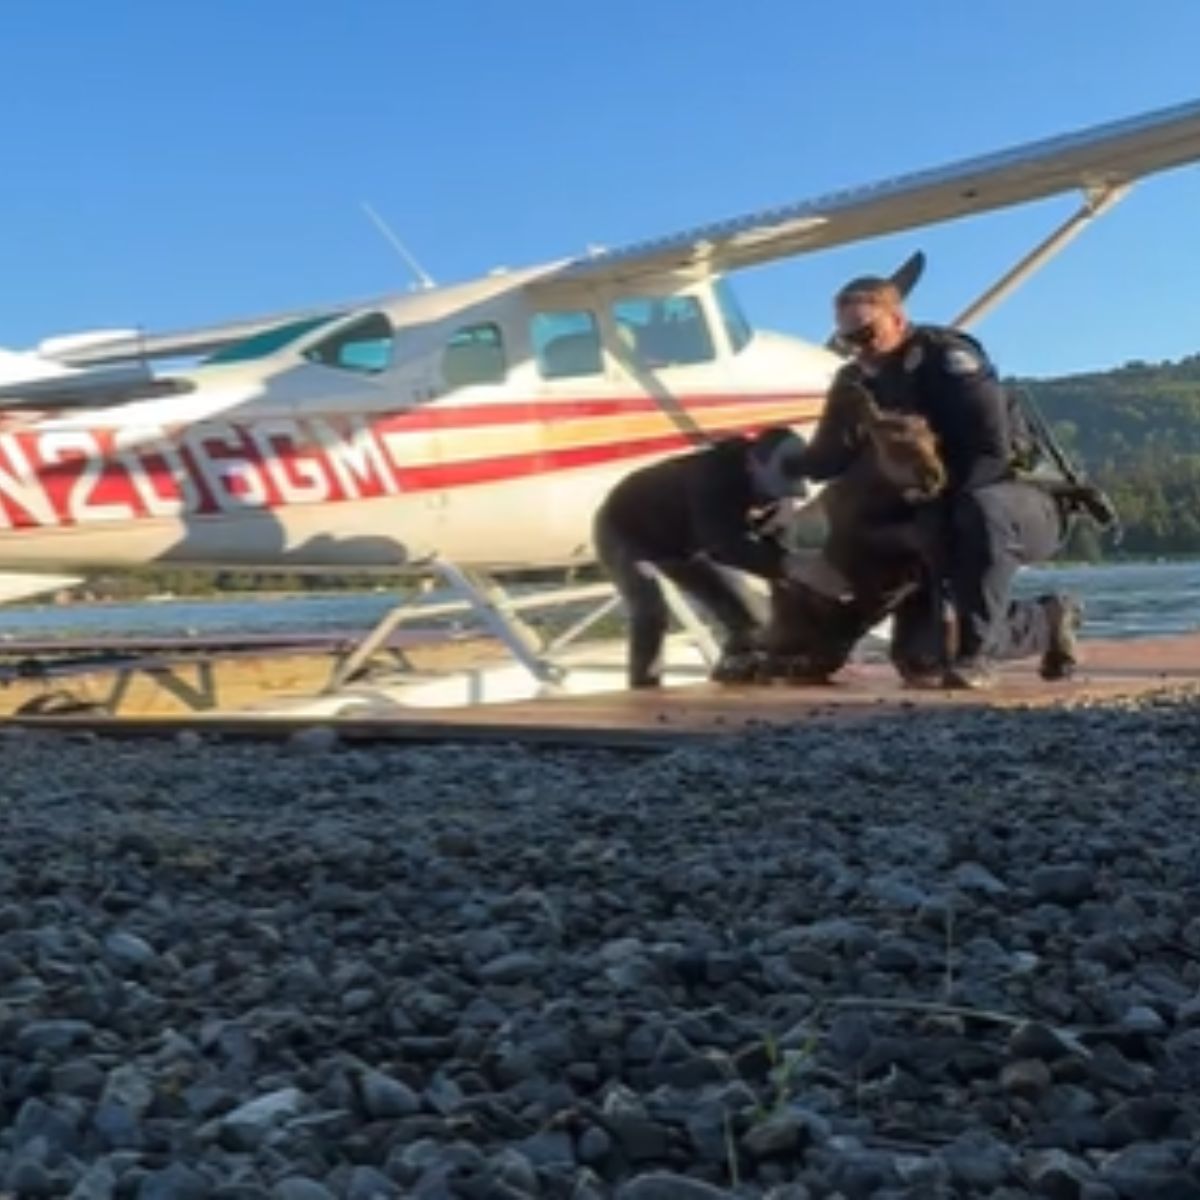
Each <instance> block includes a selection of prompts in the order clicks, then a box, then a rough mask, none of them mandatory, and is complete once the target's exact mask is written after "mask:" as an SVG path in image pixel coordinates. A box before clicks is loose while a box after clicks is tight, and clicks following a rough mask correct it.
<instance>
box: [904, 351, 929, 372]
mask: <svg viewBox="0 0 1200 1200" xmlns="http://www.w3.org/2000/svg"><path fill="white" fill-rule="evenodd" d="M924 361H925V348H924V347H923V346H919V345H918V346H913V347H912V348H911V349H910V350H909V352H908V353H907V354H906V355H905V356H904V369H905V370H906V371H915V370H916V369H917V368H918V367H919V366H920V365H921V363H923V362H924Z"/></svg>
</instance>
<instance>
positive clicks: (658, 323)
mask: <svg viewBox="0 0 1200 1200" xmlns="http://www.w3.org/2000/svg"><path fill="white" fill-rule="evenodd" d="M613 321H614V322H615V323H616V326H617V337H618V338H620V340H621V343H622V345H623V346H624V347H625V349H626V351H627V352H628V353H629V354H630V355H632V357H633V359H634V361H635V362H636V363H637V364H638V365H639V366H642V367H647V368H649V369H650V370H658V369H661V368H663V367H686V366H691V365H693V364H694V363H704V362H711V361H712V360H713V359H714V358H715V357H716V352H715V351H714V349H713V340H712V334H710V333H709V331H708V324H707V322H706V321H705V320H704V310H703V308H702V307H701V306H700V301H699V300H697V299H696V298H695V297H694V296H671V297H669V298H666V299H655V298H651V297H649V296H638V297H634V298H630V299H628V300H618V301H617V302H616V303H615V304H614V305H613Z"/></svg>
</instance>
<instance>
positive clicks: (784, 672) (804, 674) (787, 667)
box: [771, 654, 833, 687]
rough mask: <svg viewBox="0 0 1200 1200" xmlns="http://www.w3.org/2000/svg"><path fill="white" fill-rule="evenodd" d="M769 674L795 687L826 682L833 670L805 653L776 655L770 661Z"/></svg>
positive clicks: (829, 680) (828, 680) (828, 681)
mask: <svg viewBox="0 0 1200 1200" xmlns="http://www.w3.org/2000/svg"><path fill="white" fill-rule="evenodd" d="M771 675H772V677H773V678H776V679H782V680H783V681H784V683H790V684H792V685H794V686H796V687H805V686H812V685H817V684H827V683H830V682H831V678H830V677H831V676H832V675H833V670H832V669H831V668H830V666H829V664H828V663H822V662H820V661H819V660H817V659H815V658H813V657H812V656H810V655H807V654H789V655H778V656H776V657H775V658H774V659H773V660H772V662H771Z"/></svg>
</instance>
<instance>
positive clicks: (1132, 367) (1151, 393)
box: [1010, 354, 1200, 557]
mask: <svg viewBox="0 0 1200 1200" xmlns="http://www.w3.org/2000/svg"><path fill="white" fill-rule="evenodd" d="M1010 382H1014V383H1017V384H1020V385H1022V386H1024V387H1025V388H1027V389H1028V390H1029V392H1030V394H1031V395H1032V396H1033V398H1034V399H1035V400H1036V402H1037V403H1038V405H1039V406H1040V407H1041V409H1042V412H1043V413H1045V415H1046V417H1047V419H1048V420H1049V421H1050V422H1051V424H1052V425H1053V427H1054V430H1055V432H1056V433H1057V434H1058V436H1059V439H1060V440H1061V442H1062V444H1063V446H1064V447H1065V448H1066V449H1067V450H1069V451H1070V453H1071V454H1072V456H1073V457H1074V458H1075V459H1076V461H1078V462H1079V463H1080V465H1082V466H1083V468H1084V469H1085V470H1086V471H1087V473H1088V474H1089V476H1091V477H1092V478H1093V479H1094V480H1095V481H1096V482H1097V483H1099V484H1101V485H1102V486H1103V487H1105V489H1106V490H1107V491H1108V493H1109V495H1110V496H1111V497H1112V499H1113V501H1114V502H1115V503H1116V505H1117V507H1118V509H1119V510H1120V513H1121V518H1122V522H1123V524H1124V529H1125V536H1124V539H1123V541H1122V543H1121V545H1120V547H1119V548H1118V549H1117V551H1116V552H1115V553H1117V554H1122V555H1190V554H1200V354H1194V355H1191V356H1189V357H1188V358H1185V359H1183V360H1182V361H1180V362H1177V363H1160V364H1156V365H1152V364H1150V363H1142V362H1132V363H1127V364H1126V365H1125V366H1123V367H1119V368H1117V369H1116V370H1113V371H1104V372H1096V373H1093V374H1087V375H1070V376H1066V377H1063V378H1059V379H1020V380H1012V381H1010ZM1072 551H1073V553H1075V554H1077V555H1078V554H1082V555H1085V556H1087V557H1096V556H1097V547H1096V546H1095V545H1094V544H1092V543H1091V541H1090V539H1086V538H1085V539H1082V540H1081V541H1077V543H1076V545H1075V546H1073V547H1072ZM1103 554H1104V556H1105V557H1112V556H1113V554H1114V551H1113V550H1112V549H1111V548H1110V547H1108V546H1105V547H1103Z"/></svg>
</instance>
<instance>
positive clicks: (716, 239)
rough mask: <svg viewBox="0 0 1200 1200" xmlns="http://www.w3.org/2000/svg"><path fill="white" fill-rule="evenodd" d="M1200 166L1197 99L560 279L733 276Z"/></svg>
mask: <svg viewBox="0 0 1200 1200" xmlns="http://www.w3.org/2000/svg"><path fill="white" fill-rule="evenodd" d="M1197 159H1200V101H1192V102H1190V103H1188V104H1181V105H1178V106H1176V107H1173V108H1167V109H1161V110H1159V111H1157V112H1151V113H1147V114H1144V115H1142V116H1138V117H1133V118H1130V119H1127V120H1123V121H1117V122H1113V123H1110V124H1106V125H1098V126H1094V127H1092V128H1089V129H1085V130H1082V131H1078V132H1075V133H1071V134H1067V135H1065V136H1061V137H1054V138H1049V139H1046V140H1043V141H1038V142H1031V143H1027V144H1025V145H1021V146H1016V147H1013V148H1010V149H1008V150H1003V151H1000V152H999V153H995V154H989V155H985V156H983V157H979V158H972V159H966V160H963V161H961V162H957V163H953V164H951V165H949V166H945V167H940V168H937V169H935V170H928V171H920V172H917V173H914V174H911V175H902V176H900V177H898V178H895V179H891V180H885V181H883V182H880V183H876V184H872V185H869V186H866V187H860V188H852V189H850V190H847V191H840V192H834V193H832V194H830V195H826V196H821V197H818V198H817V199H814V200H805V201H801V202H799V203H796V204H791V205H785V206H783V207H781V208H774V209H767V210H764V211H761V212H756V213H750V214H747V215H745V216H742V217H735V218H733V219H732V220H728V221H720V222H717V223H715V224H711V225H702V226H698V227H697V228H694V229H689V230H686V231H684V232H681V233H677V234H672V235H669V236H667V237H662V238H656V239H653V240H650V241H644V242H637V243H633V244H631V245H627V246H622V247H617V248H614V249H612V250H601V251H598V252H596V253H594V254H591V255H589V256H586V257H583V258H578V259H575V260H573V261H572V262H571V263H569V264H567V266H566V267H565V268H564V270H563V271H562V272H560V273H559V278H563V277H564V276H566V277H580V278H600V277H604V278H624V277H633V276H638V275H644V274H648V273H649V274H657V273H660V272H667V271H674V270H679V269H682V268H688V267H693V266H705V267H707V268H709V269H711V270H713V271H730V270H737V269H739V268H743V267H750V266H755V265H757V264H761V263H765V262H769V261H771V260H774V259H779V258H786V257H789V256H791V255H795V254H806V253H811V252H813V251H816V250H826V249H829V248H830V247H832V246H838V245H842V244H844V243H846V242H853V241H861V240H864V239H866V238H872V237H877V236H880V235H883V234H888V233H896V232H898V231H900V230H903V229H911V228H915V227H918V226H923V225H932V224H936V223H939V222H942V221H949V220H954V219H956V218H959V217H966V216H972V215H975V214H978V213H983V212H987V211H989V210H991V209H997V208H1003V207H1006V206H1009V205H1014V204H1023V203H1026V202H1029V201H1033V200H1040V199H1043V198H1045V197H1047V196H1052V195H1056V194H1058V193H1061V192H1068V191H1072V190H1075V189H1083V190H1084V191H1085V192H1086V193H1088V194H1089V196H1092V197H1095V196H1098V195H1102V194H1103V193H1105V192H1107V191H1108V190H1109V189H1112V188H1116V187H1120V186H1122V185H1125V184H1128V183H1130V182H1132V181H1134V180H1136V179H1139V178H1141V177H1142V176H1145V175H1150V174H1153V173H1155V172H1157V171H1163V170H1167V169H1169V168H1172V167H1179V166H1183V165H1184V164H1186V163H1190V162H1194V161H1196V160H1197Z"/></svg>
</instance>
